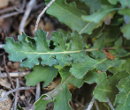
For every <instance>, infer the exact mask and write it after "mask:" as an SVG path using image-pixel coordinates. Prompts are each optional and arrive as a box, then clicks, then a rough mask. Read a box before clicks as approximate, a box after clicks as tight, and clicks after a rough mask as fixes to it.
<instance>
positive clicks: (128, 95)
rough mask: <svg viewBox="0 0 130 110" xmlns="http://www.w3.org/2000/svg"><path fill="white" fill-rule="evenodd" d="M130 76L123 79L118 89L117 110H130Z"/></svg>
mask: <svg viewBox="0 0 130 110" xmlns="http://www.w3.org/2000/svg"><path fill="white" fill-rule="evenodd" d="M129 84H130V76H128V77H126V78H122V79H121V80H120V81H119V83H118V85H117V88H118V90H119V93H118V94H117V95H116V100H115V104H116V110H129V109H130V103H129V102H130V86H129Z"/></svg>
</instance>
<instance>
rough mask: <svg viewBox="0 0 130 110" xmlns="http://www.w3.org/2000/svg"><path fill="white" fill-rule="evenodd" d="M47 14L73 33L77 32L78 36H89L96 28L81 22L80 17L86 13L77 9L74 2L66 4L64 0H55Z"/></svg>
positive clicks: (93, 25) (93, 24)
mask: <svg viewBox="0 0 130 110" xmlns="http://www.w3.org/2000/svg"><path fill="white" fill-rule="evenodd" d="M47 13H48V14H50V15H52V16H55V17H56V18H58V20H59V21H60V22H62V23H64V24H66V25H67V26H69V27H70V28H71V29H72V30H73V31H77V32H78V33H79V34H82V33H88V34H91V33H92V31H93V30H94V29H95V28H97V27H98V25H97V24H95V23H87V22H85V21H84V20H82V18H81V16H82V15H84V14H86V13H84V12H83V11H82V10H80V9H78V8H77V7H76V4H75V2H73V3H67V2H66V1H64V0H56V1H55V3H54V4H53V5H52V6H51V7H50V8H49V9H48V10H47Z"/></svg>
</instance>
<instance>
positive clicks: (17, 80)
mask: <svg viewBox="0 0 130 110" xmlns="http://www.w3.org/2000/svg"><path fill="white" fill-rule="evenodd" d="M16 88H19V79H18V78H17V79H16ZM18 95H19V91H16V93H15V98H14V100H15V101H14V107H13V108H14V109H13V110H17V103H18Z"/></svg>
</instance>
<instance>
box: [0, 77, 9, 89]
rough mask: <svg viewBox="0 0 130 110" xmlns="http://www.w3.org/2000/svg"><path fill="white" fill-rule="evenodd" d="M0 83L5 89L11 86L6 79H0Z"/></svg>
mask: <svg viewBox="0 0 130 110" xmlns="http://www.w3.org/2000/svg"><path fill="white" fill-rule="evenodd" d="M0 85H1V86H3V87H5V88H7V89H10V88H11V84H10V83H9V82H8V80H7V79H0Z"/></svg>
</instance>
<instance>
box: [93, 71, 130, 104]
mask: <svg viewBox="0 0 130 110" xmlns="http://www.w3.org/2000/svg"><path fill="white" fill-rule="evenodd" d="M126 76H128V73H126V72H119V73H116V74H114V75H113V76H111V77H108V78H106V79H104V80H100V81H98V83H97V86H96V88H95V89H94V92H93V95H94V97H95V98H96V99H98V100H99V101H101V102H107V101H108V98H109V99H111V100H112V102H113V101H114V99H115V95H116V94H117V88H116V85H117V84H118V82H119V81H120V80H121V79H122V78H125V77H126Z"/></svg>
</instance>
